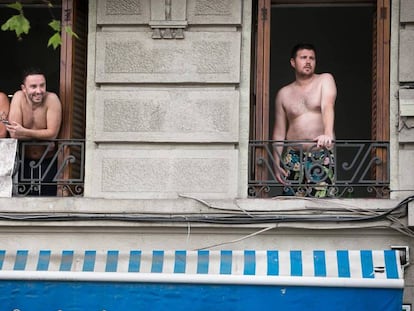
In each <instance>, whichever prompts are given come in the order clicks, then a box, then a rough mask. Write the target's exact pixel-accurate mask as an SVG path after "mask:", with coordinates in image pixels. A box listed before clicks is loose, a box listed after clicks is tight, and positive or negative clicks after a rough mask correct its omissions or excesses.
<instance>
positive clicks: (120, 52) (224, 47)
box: [96, 31, 240, 83]
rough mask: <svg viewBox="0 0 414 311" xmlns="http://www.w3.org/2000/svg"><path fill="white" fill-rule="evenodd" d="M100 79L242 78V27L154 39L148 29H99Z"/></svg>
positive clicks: (231, 80)
mask: <svg viewBox="0 0 414 311" xmlns="http://www.w3.org/2000/svg"><path fill="white" fill-rule="evenodd" d="M96 47H97V51H96V53H97V54H96V56H97V58H96V82H97V83H133V82H136V83H162V82H164V83H185V82H200V83H201V82H211V83H239V81H240V33H239V32H235V31H234V32H225V33H224V32H223V33H216V32H214V33H212V32H188V33H186V39H185V40H179V41H175V40H173V41H171V40H153V39H151V34H150V33H147V32H136V33H133V32H117V33H109V32H100V33H97V46H96Z"/></svg>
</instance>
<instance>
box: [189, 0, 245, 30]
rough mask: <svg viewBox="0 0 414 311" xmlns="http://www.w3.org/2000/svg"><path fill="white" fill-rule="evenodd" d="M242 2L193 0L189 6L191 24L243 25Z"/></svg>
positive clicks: (234, 0) (235, 0) (238, 0)
mask: <svg viewBox="0 0 414 311" xmlns="http://www.w3.org/2000/svg"><path fill="white" fill-rule="evenodd" d="M241 5H242V1H241V0H192V1H189V2H188V4H187V6H188V23H189V24H204V25H209V24H222V25H229V24H231V25H241V15H242V7H241Z"/></svg>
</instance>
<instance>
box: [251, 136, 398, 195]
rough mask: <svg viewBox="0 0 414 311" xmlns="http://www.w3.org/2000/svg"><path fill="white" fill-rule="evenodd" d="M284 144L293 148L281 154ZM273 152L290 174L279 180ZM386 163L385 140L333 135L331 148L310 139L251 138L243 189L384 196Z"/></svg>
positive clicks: (261, 192)
mask: <svg viewBox="0 0 414 311" xmlns="http://www.w3.org/2000/svg"><path fill="white" fill-rule="evenodd" d="M304 146H306V147H304ZM277 147H279V148H277ZM278 150H283V151H282V152H280V151H279V152H278ZM289 150H294V152H293V153H292V154H291V155H289V156H286V155H287V151H289ZM292 156H293V157H295V158H296V160H295V161H292ZM277 158H279V159H281V161H280V167H281V168H282V169H283V170H284V171H289V175H290V176H291V175H293V174H294V175H295V177H294V178H293V177H287V178H285V180H284V184H282V183H280V182H278V181H277V179H276V174H275V173H276V170H277V166H276V165H275V159H277ZM389 163H390V161H389V143H388V142H384V141H356V140H352V141H346V140H337V141H335V144H334V145H333V147H332V148H331V149H330V150H327V149H320V148H317V147H316V145H314V142H309V141H250V143H249V166H250V167H249V193H248V194H249V196H250V197H274V196H279V195H296V196H304V197H353V198H354V197H377V198H378V197H381V198H383V197H387V196H388V195H389V181H390V177H389Z"/></svg>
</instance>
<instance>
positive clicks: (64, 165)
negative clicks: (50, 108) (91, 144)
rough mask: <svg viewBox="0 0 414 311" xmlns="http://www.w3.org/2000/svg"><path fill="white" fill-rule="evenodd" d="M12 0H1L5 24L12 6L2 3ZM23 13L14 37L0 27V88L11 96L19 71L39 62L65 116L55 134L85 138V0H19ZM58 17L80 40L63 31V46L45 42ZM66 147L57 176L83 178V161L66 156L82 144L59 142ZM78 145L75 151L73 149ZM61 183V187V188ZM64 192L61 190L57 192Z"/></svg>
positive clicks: (0, 15) (17, 85)
mask: <svg viewBox="0 0 414 311" xmlns="http://www.w3.org/2000/svg"><path fill="white" fill-rule="evenodd" d="M10 2H12V1H6V0H0V5H1V10H0V19H1V20H0V22H1V23H2V24H3V23H4V22H5V21H6V20H7V19H8V18H9V17H10V16H11V15H14V14H16V11H15V10H12V9H9V8H7V7H6V4H7V3H10ZM21 2H22V4H23V8H24V13H25V16H26V17H27V18H28V20H29V21H30V23H31V29H30V33H29V34H28V35H23V36H22V37H23V38H22V39H21V40H17V39H16V35H15V34H14V33H12V32H3V31H2V32H1V38H2V43H3V45H2V46H3V47H7V48H2V49H1V50H0V53H1V54H0V55H1V68H2V70H1V71H0V89H1V91H3V92H5V93H7V94H8V95H9V96H12V94H13V93H14V92H15V91H17V90H18V89H20V84H21V73H22V71H23V70H24V69H25V68H27V67H31V66H32V67H33V66H34V67H40V68H42V70H43V71H44V72H45V74H46V79H47V89H48V90H49V91H52V92H55V93H56V94H58V95H59V97H60V100H61V102H62V108H63V115H62V117H63V118H62V126H61V130H60V134H59V139H62V140H66V141H69V140H83V139H84V137H85V99H86V48H87V16H88V7H87V5H88V1H83V0H59V1H52V3H53V8H52V9H49V8H48V7H47V4H45V2H44V1H41V0H23V1H21ZM52 16H53V18H55V19H60V20H61V23H62V28H63V27H65V26H71V27H72V29H73V30H74V32H75V33H76V34H77V35H78V36H79V39H75V38H74V37H71V36H69V35H68V34H66V33H65V32H62V45H61V47H60V48H58V49H56V50H54V49H53V48H51V47H49V48H48V47H47V43H48V39H49V37H50V36H51V34H52V31H51V29H50V28H49V26H48V22H49V21H50V20H51V18H52ZM63 144H64V147H63V148H62V150H64V152H63V153H61V154H60V155H59V158H58V159H59V165H58V167H59V168H60V170H61V175H60V177H59V182H62V184H65V182H64V180H75V179H76V180H79V179H82V184H83V165H84V163H81V162H79V161H75V162H71V161H67V156H68V155H69V154H71V155H72V156H74V157H76V158H77V159H83V154H80V152H83V148H74V147H70V146H69V145H70V144H67V143H66V142H63ZM75 149H76V150H75ZM64 188H65V187H64ZM61 193H63V192H61Z"/></svg>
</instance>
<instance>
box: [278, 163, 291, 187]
mask: <svg viewBox="0 0 414 311" xmlns="http://www.w3.org/2000/svg"><path fill="white" fill-rule="evenodd" d="M288 176H289V173H288V172H286V171H285V170H284V169H283V168H281V167H280V166H278V167H276V168H275V177H276V179H277V181H278V182H280V183H281V184H282V185H286V184H287V182H286V177H288Z"/></svg>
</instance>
